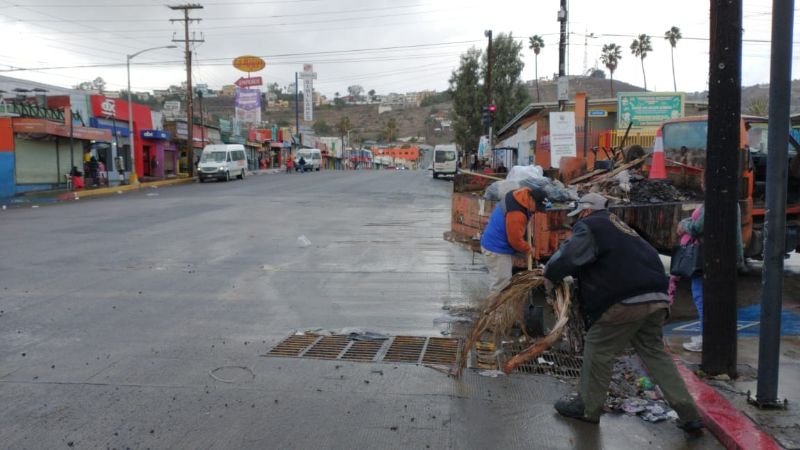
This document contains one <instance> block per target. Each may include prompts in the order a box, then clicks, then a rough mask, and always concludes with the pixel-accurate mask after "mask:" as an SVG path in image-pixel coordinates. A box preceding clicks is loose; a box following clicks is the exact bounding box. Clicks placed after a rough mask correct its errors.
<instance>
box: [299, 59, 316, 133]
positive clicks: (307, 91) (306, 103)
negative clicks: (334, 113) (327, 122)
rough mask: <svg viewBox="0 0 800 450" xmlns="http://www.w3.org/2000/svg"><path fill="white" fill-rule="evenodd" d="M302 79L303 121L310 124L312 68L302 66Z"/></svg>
mask: <svg viewBox="0 0 800 450" xmlns="http://www.w3.org/2000/svg"><path fill="white" fill-rule="evenodd" d="M300 76H301V77H302V78H303V120H305V121H306V122H311V121H312V120H314V79H315V78H317V74H316V73H314V66H313V65H311V64H303V71H302V72H301V73H300Z"/></svg>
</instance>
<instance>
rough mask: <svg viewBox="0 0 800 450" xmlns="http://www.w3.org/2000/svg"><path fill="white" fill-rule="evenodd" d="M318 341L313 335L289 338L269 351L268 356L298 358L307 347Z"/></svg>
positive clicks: (317, 337)
mask: <svg viewBox="0 0 800 450" xmlns="http://www.w3.org/2000/svg"><path fill="white" fill-rule="evenodd" d="M317 339H319V336H316V335H313V334H304V335H296V336H289V337H288V338H286V339H284V340H283V341H281V342H280V343H279V344H278V345H276V346H275V347H273V349H272V350H270V351H269V353H268V355H270V356H300V354H301V353H303V351H304V350H305V349H307V348H308V346H309V345H311V344H313V343H314V342H316V341H317Z"/></svg>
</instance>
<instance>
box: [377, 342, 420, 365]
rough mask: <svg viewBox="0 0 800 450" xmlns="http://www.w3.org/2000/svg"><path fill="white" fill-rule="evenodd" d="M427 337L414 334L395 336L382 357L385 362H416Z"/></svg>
mask: <svg viewBox="0 0 800 450" xmlns="http://www.w3.org/2000/svg"><path fill="white" fill-rule="evenodd" d="M426 341H427V338H424V337H416V336H397V337H396V338H394V341H392V345H391V346H390V347H389V350H388V351H387V352H386V356H384V357H383V360H384V361H387V362H399V363H416V362H419V360H420V357H421V356H422V352H423V350H425V343H426Z"/></svg>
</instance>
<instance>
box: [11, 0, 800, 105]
mask: <svg viewBox="0 0 800 450" xmlns="http://www.w3.org/2000/svg"><path fill="white" fill-rule="evenodd" d="M175 4H179V3H177V2H170V1H165V0H0V42H2V46H0V74H1V75H7V76H12V77H17V78H25V79H31V80H36V81H41V82H46V83H51V84H56V85H60V86H72V85H75V84H77V83H79V82H81V81H86V80H91V79H94V78H95V77H98V76H101V77H103V78H104V79H105V80H106V81H107V82H108V88H109V89H112V90H116V89H121V88H124V87H125V83H126V78H125V60H126V55H127V54H131V53H135V52H137V51H139V50H142V49H146V48H149V47H156V46H164V45H170V44H173V43H172V42H171V41H172V39H173V34H174V36H175V38H176V39H183V27H182V24H181V23H171V22H170V20H169V19H171V18H181V17H182V13H181V12H179V11H173V10H171V9H169V8H167V6H166V5H175ZM200 4H202V5H203V6H204V9H200V10H194V11H192V12H191V16H192V17H197V18H200V19H202V21H201V22H199V23H193V24H192V25H191V29H192V30H193V31H195V32H196V34H195V38H200V36H201V33H202V35H203V37H204V38H205V42H204V43H202V44H195V45H194V47H193V48H194V51H195V55H196V56H195V57H196V60H195V65H194V70H195V72H194V82H195V83H207V84H209V86H210V87H211V88H214V89H217V88H219V87H220V86H222V85H223V84H230V83H232V82H233V81H235V80H236V79H237V78H239V77H240V76H242V75H245V74H244V73H242V72H239V71H237V70H236V69H235V68H233V67H232V66H231V61H232V59H233V58H234V57H236V56H239V55H244V54H253V55H258V56H261V57H263V58H264V59H265V60H266V62H267V67H266V69H264V70H263V71H262V72H260V73H258V75H261V76H262V77H263V78H264V81H265V83H266V82H278V83H279V84H280V85H281V86H285V85H288V84H289V83H290V82H293V81H294V73H295V71H299V70H302V64H303V63H312V64H314V69H315V71H316V72H317V74H318V78H317V81H316V82H315V88H316V89H317V90H319V91H321V92H322V93H323V94H325V95H328V96H331V97H332V96H333V93H334V92H340V93H342V94H344V93H346V92H347V86H348V85H350V84H359V85H362V86H363V87H364V89H365V90H369V89H375V90H376V91H377V92H378V93H388V92H407V91H418V90H424V89H436V90H443V89H446V88H447V86H448V81H447V80H448V78H449V76H450V73H451V72H452V70H453V69H454V68H456V67H457V66H458V60H459V55H460V54H462V53H463V52H464V51H466V50H467V49H468V48H470V47H471V46H473V45H474V46H479V47H484V46H485V42H486V41H485V38H484V35H483V33H484V30H486V29H492V30H493V31H494V33H495V35H497V34H499V33H501V32H511V33H513V35H514V36H516V37H519V38H520V41H521V42H523V44H524V52H523V56H524V60H525V70H524V72H523V78H524V79H526V80H528V79H533V78H534V63H533V52H532V51H531V50H529V49H528V48H527V45H528V44H527V37H528V36H531V35H533V34H539V35H542V36H544V40H545V48H544V49H543V50H542V53H541V55H540V56H539V75H540V76H552V74H553V73H554V72H556V71H557V69H558V32H559V23H558V22H557V21H556V13H557V10H558V5H559V1H558V0H547V1H544V0H536V1H530V0H528V1H523V0H492V1H478V0H436V1H433V0H427V1H426V0H393V1H388V0H264V1H259V0H230V1H225V0H213V1H207V2H200ZM569 8H570V17H569V18H570V45H569V68H568V69H569V70H568V72H569V73H570V74H580V73H582V72H583V71H584V61H586V64H587V65H588V67H590V68H591V67H592V66H594V65H595V64H597V65H600V63H599V61H598V59H599V55H600V50H601V48H602V46H603V44H607V43H612V42H613V43H616V44H618V45H620V46H622V47H623V50H624V52H623V57H622V60H621V62H620V65H619V68H618V69H617V71H616V73H615V78H616V79H620V80H623V81H627V82H629V83H632V84H636V85H640V86H641V85H642V71H641V66H640V64H639V61H638V60H636V59H635V58H634V57H633V55H631V54H630V50H629V46H630V43H631V41H632V40H633V38H634V36H635V35H638V34H640V33H647V34H649V35H650V36H651V37H652V41H653V47H654V50H653V52H652V53H651V54H650V55H648V56H647V58H646V59H645V60H644V65H645V70H646V72H647V86H648V89H649V90H672V72H671V67H670V47H669V44H668V42H667V41H665V40H664V38H663V36H664V32H665V31H666V30H667V29H669V28H670V27H671V26H673V25H674V26H678V27H680V29H681V31H682V34H683V36H684V39H683V40H682V41H680V42H679V43H678V47H677V48H676V50H675V66H676V74H677V80H678V81H677V83H678V89H679V90H684V91H701V90H705V89H706V88H707V74H708V39H707V38H708V33H709V32H708V28H709V26H708V16H709V2H707V1H699V0H670V1H660V2H656V1H647V2H633V1H631V0H602V1H600V0H571V1H569ZM770 11H771V1H769V0H745V4H744V29H745V33H744V39H745V40H746V42H745V44H744V51H743V68H744V69H743V84H745V85H752V84H756V83H766V82H768V81H769V50H770V46H769V42H768V41H769V40H770V27H771V22H770V21H771V19H770ZM797 23H798V21H797V20H796V21H795V24H796V25H797ZM795 28H797V26H795ZM587 34H593V35H594V37H588V38H587V37H586V35H587ZM787 38H788V37H787ZM792 40H793V41H794V42H795V45H794V49H795V50H797V49H798V48H800V47H799V46H798V45H797V42H798V41H800V39H799V38H798V32H797V30H795V36H794V37H792ZM756 41H766V42H756ZM177 45H180V46H181V48H179V49H164V50H156V51H152V52H148V53H145V54H142V55H140V56H138V57H136V58H135V59H133V63H134V64H133V65H132V86H133V89H134V90H135V91H136V90H152V89H160V88H166V87H167V86H169V85H170V84H180V82H181V81H183V80H185V78H186V77H185V72H184V68H183V47H182V44H177ZM797 61H798V58H797V56H795V58H794V63H795V64H794V65H795V66H797V65H798V64H797ZM143 63H146V64H143ZM98 65H100V66H98ZM75 66H98V67H88V68H75ZM53 67H59V68H58V69H48V68H53ZM14 68H33V69H37V70H26V71H11V72H9V71H7V70H8V69H14ZM793 72H794V74H793V78H797V74H798V73H800V69H798V68H797V67H795V69H794V71H793Z"/></svg>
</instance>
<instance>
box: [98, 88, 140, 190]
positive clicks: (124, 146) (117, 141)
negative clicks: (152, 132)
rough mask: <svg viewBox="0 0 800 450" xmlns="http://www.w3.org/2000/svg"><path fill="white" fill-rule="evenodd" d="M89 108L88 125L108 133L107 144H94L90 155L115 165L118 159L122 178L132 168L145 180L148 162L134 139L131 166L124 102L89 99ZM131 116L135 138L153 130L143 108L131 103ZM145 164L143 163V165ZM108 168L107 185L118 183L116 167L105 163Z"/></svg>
mask: <svg viewBox="0 0 800 450" xmlns="http://www.w3.org/2000/svg"><path fill="white" fill-rule="evenodd" d="M89 102H90V104H91V112H92V117H91V119H90V120H89V124H90V125H91V126H92V127H94V128H102V129H106V130H109V131H110V135H111V138H110V139H109V140H108V142H98V143H96V144H95V145H94V146H93V152H94V153H97V155H96V156H97V157H98V159H99V158H101V157H102V158H103V159H104V161H106V162H115V161H118V159H117V157H120V158H121V159H122V161H123V164H124V169H125V172H126V175H125V176H126V177H129V176H130V171H131V169H132V168H133V167H135V170H136V175H137V176H138V177H143V176H145V168H146V167H148V166H149V163H150V160H145V158H144V145H145V143H144V142H143V140H142V139H134V145H135V147H136V148H134V152H133V153H134V154H133V158H134V159H133V162H134V164H135V166H132V165H131V150H130V145H131V130H130V129H129V115H128V110H129V105H128V102H127V101H124V100H121V99H116V98H107V97H105V96H102V95H92V96H91V97H90V99H89ZM130 109H131V110H132V112H133V120H132V122H133V132H134V133H135V134H134V136H139V134H138V133H140V132H141V130H145V129H148V130H149V129H153V128H154V126H153V119H152V114H151V111H150V108H149V107H147V106H145V105H140V104H138V103H133V104H132V105H131V106H130ZM145 161H147V163H145ZM107 165H108V166H109V167H110V173H109V177H110V178H109V179H110V181H111V182H114V181H120V179H119V174H118V167H116V166H115V165H114V167H112V164H111V163H107Z"/></svg>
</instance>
